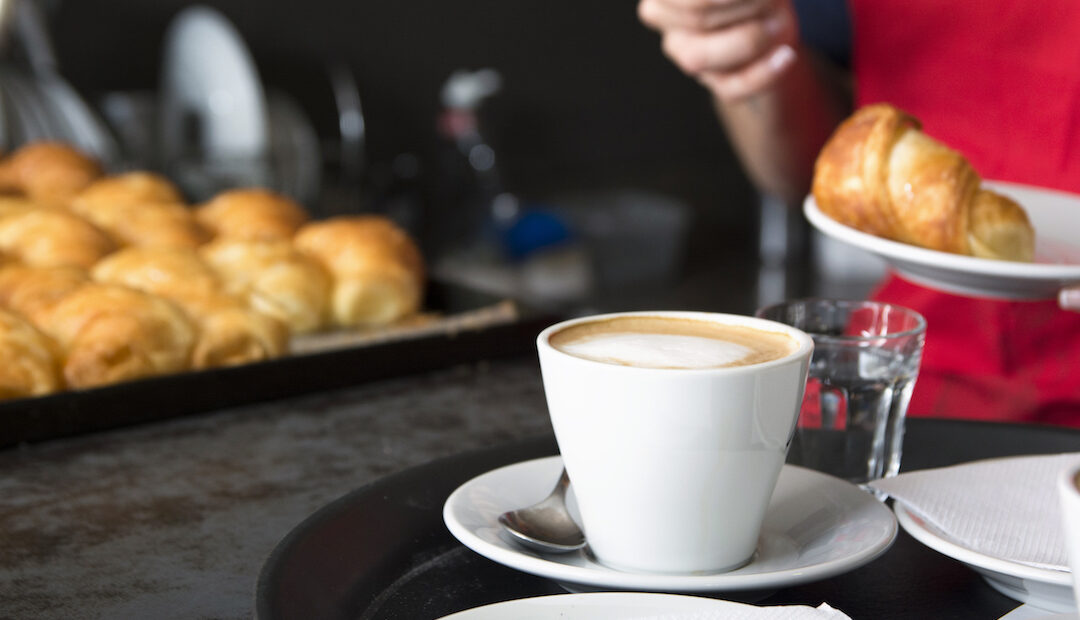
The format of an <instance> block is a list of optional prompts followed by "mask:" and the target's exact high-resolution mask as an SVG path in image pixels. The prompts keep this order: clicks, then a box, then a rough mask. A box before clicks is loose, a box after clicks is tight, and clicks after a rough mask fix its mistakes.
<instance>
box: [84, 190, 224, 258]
mask: <svg viewBox="0 0 1080 620" xmlns="http://www.w3.org/2000/svg"><path fill="white" fill-rule="evenodd" d="M68 207H69V209H70V210H71V211H72V212H74V213H76V214H78V215H80V216H82V217H84V218H86V219H87V220H89V221H91V222H93V223H94V224H95V225H97V226H98V227H99V228H101V229H102V230H104V231H105V232H107V233H108V234H109V235H110V236H111V237H112V238H113V239H114V240H116V242H117V243H118V244H120V245H125V246H131V245H134V246H164V247H170V248H194V247H198V246H199V245H202V244H203V243H205V242H206V241H207V240H208V239H209V238H210V235H209V233H208V232H207V231H206V230H205V229H204V228H203V227H202V226H201V225H200V224H199V223H198V222H197V221H196V220H195V214H194V213H193V212H192V211H191V210H190V209H189V208H188V207H187V206H186V205H184V204H183V198H182V197H181V195H180V192H179V190H177V189H176V187H175V186H174V185H173V184H172V183H171V182H169V181H168V180H167V179H165V178H164V177H161V176H159V175H156V174H153V173H150V172H129V173H126V174H120V175H116V176H112V177H105V178H103V179H100V180H98V181H95V182H94V183H92V184H90V186H88V187H87V188H86V189H84V190H83V191H81V192H80V193H79V194H77V195H76V196H75V197H74V198H72V199H71V202H70V204H69V205H68Z"/></svg>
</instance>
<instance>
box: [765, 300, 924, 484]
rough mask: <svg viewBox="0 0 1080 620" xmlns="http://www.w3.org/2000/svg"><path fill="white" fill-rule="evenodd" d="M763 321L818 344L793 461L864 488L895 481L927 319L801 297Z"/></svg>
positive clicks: (893, 309) (771, 309) (877, 306)
mask: <svg viewBox="0 0 1080 620" xmlns="http://www.w3.org/2000/svg"><path fill="white" fill-rule="evenodd" d="M757 316H759V317H761V318H765V319H770V320H773V321H777V322H780V323H785V324H787V325H790V326H792V327H796V328H798V329H801V330H802V331H804V332H806V333H808V334H810V336H811V338H813V339H814V355H813V359H812V360H811V363H810V375H809V378H808V379H807V385H806V391H805V395H804V398H803V404H802V409H801V411H800V413H799V422H798V426H797V428H796V431H795V434H794V436H793V437H792V444H791V448H790V449H789V451H788V461H787V462H788V463H792V464H795V465H802V466H804V467H809V468H811V469H816V470H818V471H822V472H825V473H828V474H831V475H834V476H836V477H838V478H843V479H845V480H848V481H850V482H853V483H855V484H859V485H865V483H867V482H869V481H871V480H876V479H879V478H883V477H888V476H895V475H896V474H897V473H898V472H899V471H900V456H901V447H902V443H903V438H904V418H905V416H906V414H907V407H908V402H909V401H910V400H911V391H912V388H913V387H914V386H915V379H916V377H917V376H918V373H919V363H920V361H921V359H922V350H923V340H924V336H925V332H926V320H925V319H924V318H923V317H922V315H920V314H919V313H917V312H915V311H914V310H910V309H908V308H904V307H901V306H896V305H893V304H887V303H880V302H875V301H849V300H834V299H800V300H794V301H787V302H783V303H779V304H776V305H772V306H767V307H765V308H761V309H760V310H758V312H757Z"/></svg>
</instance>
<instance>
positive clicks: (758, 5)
mask: <svg viewBox="0 0 1080 620" xmlns="http://www.w3.org/2000/svg"><path fill="white" fill-rule="evenodd" d="M638 14H639V16H640V18H641V20H642V21H643V22H644V23H645V24H647V25H649V26H651V27H653V28H656V29H657V30H659V31H660V33H661V34H662V35H663V38H662V43H661V46H662V49H663V51H664V54H665V55H667V56H668V57H669V58H670V59H671V61H672V62H673V63H675V65H676V66H678V67H679V68H680V69H681V70H682V71H683V72H685V73H687V74H689V75H690V76H692V77H694V78H696V79H697V80H698V81H700V82H701V83H702V84H703V85H705V86H706V87H707V88H708V89H709V90H710V91H712V93H713V95H714V96H715V97H717V98H718V99H720V100H721V101H733V100H737V99H740V98H744V97H748V96H750V95H753V94H755V93H757V92H760V91H761V90H763V89H765V88H768V87H769V86H770V85H771V84H773V83H774V82H775V81H776V80H777V79H778V78H779V77H780V76H782V75H783V74H784V72H785V71H786V70H787V69H788V68H789V67H790V66H791V65H792V64H793V63H794V62H795V60H796V53H795V49H796V42H797V40H798V24H797V23H796V18H795V14H794V11H793V10H792V8H791V4H790V2H788V0H641V2H640V3H639V4H638Z"/></svg>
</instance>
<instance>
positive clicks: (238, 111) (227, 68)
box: [160, 6, 269, 161]
mask: <svg viewBox="0 0 1080 620" xmlns="http://www.w3.org/2000/svg"><path fill="white" fill-rule="evenodd" d="M163 57H164V59H163V61H162V67H161V99H162V111H161V119H160V122H161V123H162V125H161V132H162V134H161V135H162V142H163V144H162V149H163V150H164V154H165V156H166V157H167V158H169V159H170V160H173V159H179V158H182V157H186V156H189V154H188V153H187V152H186V151H187V149H190V148H191V146H192V145H190V144H189V142H190V140H191V137H190V136H188V135H186V132H187V128H186V123H189V122H190V121H191V119H192V118H194V119H196V120H197V121H198V123H199V127H198V130H199V136H198V138H199V144H198V146H199V147H200V148H201V149H202V150H201V153H200V155H202V156H204V157H206V158H208V159H211V160H224V161H228V160H230V159H233V158H251V157H262V156H264V155H265V154H266V149H267V147H268V145H269V136H268V130H269V128H268V119H267V115H268V112H267V105H268V104H267V101H266V96H265V93H264V92H263V86H262V82H261V80H260V78H259V72H258V70H257V69H256V67H255V61H254V59H253V58H252V56H251V52H250V51H249V50H248V48H247V46H246V45H245V44H244V40H243V38H242V37H241V36H240V33H239V32H238V31H237V30H236V28H235V27H234V26H233V24H232V22H230V21H229V20H228V18H226V17H225V16H224V15H223V14H222V13H220V12H219V11H217V10H216V9H212V8H209V7H205V6H194V7H189V8H186V9H184V10H183V11H181V12H180V13H179V14H178V15H177V16H176V17H175V18H174V19H173V21H172V23H170V24H169V28H168V31H167V32H166V35H165V42H164V51H163Z"/></svg>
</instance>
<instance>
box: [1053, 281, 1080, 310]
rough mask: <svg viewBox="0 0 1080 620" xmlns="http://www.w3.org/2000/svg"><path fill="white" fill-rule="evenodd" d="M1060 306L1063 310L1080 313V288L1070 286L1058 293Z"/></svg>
mask: <svg viewBox="0 0 1080 620" xmlns="http://www.w3.org/2000/svg"><path fill="white" fill-rule="evenodd" d="M1058 305H1059V306H1061V309H1062V310H1072V311H1073V312H1080V286H1069V287H1066V288H1063V289H1061V291H1060V292H1058Z"/></svg>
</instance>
